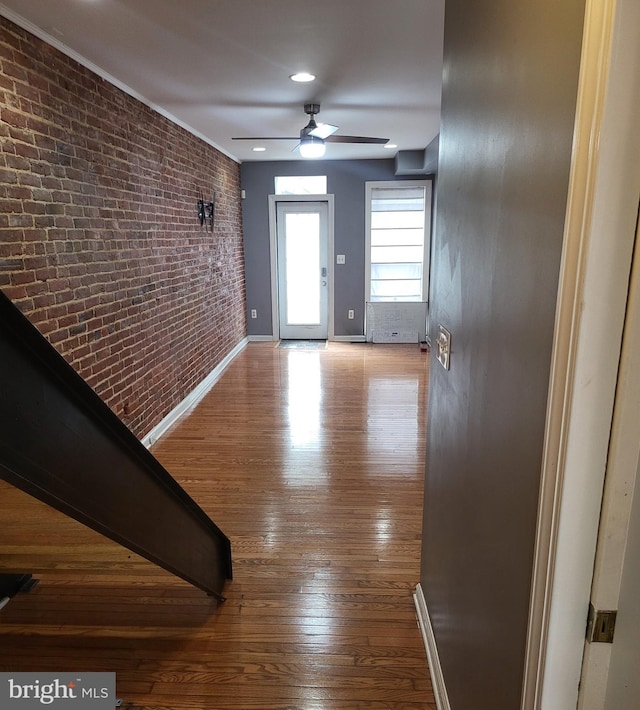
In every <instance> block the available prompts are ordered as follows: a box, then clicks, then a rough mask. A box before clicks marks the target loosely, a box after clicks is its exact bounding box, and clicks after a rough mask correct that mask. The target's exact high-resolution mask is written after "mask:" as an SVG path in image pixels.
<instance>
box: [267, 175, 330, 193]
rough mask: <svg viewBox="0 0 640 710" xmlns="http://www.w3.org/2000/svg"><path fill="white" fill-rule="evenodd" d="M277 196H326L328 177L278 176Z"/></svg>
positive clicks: (276, 181)
mask: <svg viewBox="0 0 640 710" xmlns="http://www.w3.org/2000/svg"><path fill="white" fill-rule="evenodd" d="M275 183H276V184H275V188H276V195H326V194H327V176H326V175H278V176H276V180H275Z"/></svg>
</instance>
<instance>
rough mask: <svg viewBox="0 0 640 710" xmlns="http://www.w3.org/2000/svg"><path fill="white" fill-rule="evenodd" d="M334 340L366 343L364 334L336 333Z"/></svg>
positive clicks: (337, 341)
mask: <svg viewBox="0 0 640 710" xmlns="http://www.w3.org/2000/svg"><path fill="white" fill-rule="evenodd" d="M333 341H334V342H336V343H364V342H365V338H364V335H334V336H333Z"/></svg>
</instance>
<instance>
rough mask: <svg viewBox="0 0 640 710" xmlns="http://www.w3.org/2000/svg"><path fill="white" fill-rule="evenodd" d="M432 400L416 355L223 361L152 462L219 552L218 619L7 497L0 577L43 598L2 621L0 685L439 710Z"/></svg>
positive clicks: (229, 705) (160, 579) (338, 708)
mask: <svg viewBox="0 0 640 710" xmlns="http://www.w3.org/2000/svg"><path fill="white" fill-rule="evenodd" d="M426 387H427V357H426V354H425V353H421V352H420V349H419V348H418V346H417V345H411V346H409V345H406V346H405V345H370V344H337V343H330V344H329V348H328V349H327V350H324V351H310V352H304V351H299V350H283V349H278V348H276V347H275V346H274V344H273V343H252V344H250V345H249V346H248V347H247V348H246V349H245V350H244V351H243V352H242V353H241V354H240V355H239V356H238V357H237V358H236V359H235V360H234V362H233V363H232V364H231V366H230V367H229V368H228V369H227V370H226V372H225V374H224V375H223V377H222V378H221V380H220V381H219V382H218V383H217V384H216V386H215V387H214V388H213V389H212V390H211V392H210V393H209V394H208V395H207V396H206V397H205V398H204V400H203V401H202V402H201V404H200V405H199V406H198V407H197V408H195V409H194V410H193V411H192V412H191V413H190V414H189V415H188V416H187V417H185V418H183V419H182V420H181V421H180V422H179V423H178V424H177V425H176V426H175V427H173V429H172V430H171V431H170V432H169V433H168V434H167V435H166V436H165V437H164V438H163V439H162V440H161V441H160V442H159V443H158V444H157V445H156V446H155V447H154V449H153V453H154V454H155V455H156V456H157V458H158V459H159V460H160V461H161V462H162V463H163V465H164V466H165V467H166V468H167V469H168V470H169V471H170V472H171V473H172V475H173V476H174V477H175V478H176V479H177V480H178V481H179V482H180V483H181V484H182V485H183V486H184V487H185V489H186V490H187V491H188V492H189V493H190V494H191V495H192V496H193V497H194V498H195V500H196V501H197V502H198V503H199V504H200V505H201V506H202V507H203V508H204V510H205V511H206V512H207V513H208V514H209V515H210V516H211V518H212V519H213V520H214V521H215V522H216V523H217V524H218V525H219V526H220V527H221V528H222V530H224V532H225V533H226V534H227V535H228V536H229V537H230V538H231V543H232V552H233V560H234V579H233V581H232V582H230V583H228V584H227V587H226V589H225V594H226V595H227V601H226V602H225V603H224V604H222V605H217V604H216V603H215V601H213V600H212V599H211V598H209V597H207V596H206V595H205V594H203V593H202V592H200V591H199V590H197V589H194V588H192V587H190V586H189V585H188V584H186V583H185V582H182V581H181V580H179V579H176V578H174V577H172V576H171V575H169V574H168V573H165V572H163V571H162V570H159V569H157V568H155V567H154V566H153V565H151V564H150V563H148V562H146V561H145V560H142V559H140V558H138V557H137V556H136V555H134V554H132V553H129V552H128V551H127V550H124V549H123V548H120V547H119V546H117V545H115V544H114V543H111V542H110V541H108V540H104V539H103V538H101V537H100V536H99V535H97V534H96V533H93V532H92V531H90V530H87V529H86V528H84V527H83V526H81V525H79V524H78V523H76V522H74V521H72V520H69V519H67V518H65V517H64V516H62V515H61V514H59V513H57V512H56V511H53V510H50V509H48V508H46V506H43V505H42V504H40V503H38V502H37V501H35V500H33V499H31V498H29V497H28V496H26V495H25V494H23V493H21V492H19V491H17V490H15V489H12V488H10V487H9V486H6V485H5V484H1V485H0V496H1V499H0V500H1V503H0V567H1V568H2V570H4V571H12V572H15V571H18V572H31V573H34V575H35V576H37V577H38V578H39V579H40V584H39V585H38V587H36V589H35V590H34V591H33V592H31V593H30V594H24V595H19V596H17V597H15V598H14V599H13V600H12V601H11V602H10V603H9V605H8V606H6V607H5V608H4V609H3V610H2V611H0V670H11V671H14V672H15V671H35V670H38V671H71V670H78V671H89V670H95V671H99V670H104V671H107V670H108V671H115V672H116V673H117V691H118V697H121V698H123V700H124V701H125V707H129V708H131V709H134V708H135V710H142V709H144V710H195V709H198V710H199V709H205V708H206V709H207V710H209V709H211V710H231V709H233V710H243V709H246V710H356V709H361V710H383V709H389V710H435V707H436V706H435V702H434V699H433V693H432V689H431V684H430V681H429V674H428V669H427V662H426V657H425V651H424V647H423V643H422V638H421V635H420V632H419V630H418V627H417V624H416V617H415V611H414V605H413V600H412V591H413V589H414V587H415V585H416V583H417V582H418V579H419V554H420V531H421V527H422V489H423V469H424V458H425V429H426V421H425V408H426ZM167 534H168V535H170V534H171V531H170V530H168V531H167Z"/></svg>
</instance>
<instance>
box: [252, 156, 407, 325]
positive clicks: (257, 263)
mask: <svg viewBox="0 0 640 710" xmlns="http://www.w3.org/2000/svg"><path fill="white" fill-rule="evenodd" d="M276 175H326V176H327V192H328V193H329V194H332V195H335V203H334V205H335V224H334V238H335V242H334V251H335V253H336V254H344V255H345V262H346V263H345V265H344V266H342V265H340V266H336V265H334V274H335V284H334V318H335V321H334V327H335V335H337V336H349V335H353V336H361V335H363V334H364V307H365V304H364V285H365V284H364V281H365V278H364V277H365V273H364V267H365V182H367V181H370V180H401V179H403V178H400V177H396V176H395V175H394V161H393V159H389V160H317V161H307V160H305V161H280V162H255V163H243V164H242V166H241V171H240V182H241V186H242V188H243V189H244V190H245V193H246V197H245V199H244V201H243V211H242V216H243V229H244V248H245V269H246V276H245V278H246V288H247V333H248V335H272V328H271V271H270V265H269V264H270V262H269V200H268V196H269V195H273V194H274V192H275V187H274V178H275V176H276ZM404 179H414V180H415V179H416V177H415V176H410V177H409V178H404ZM252 308H255V309H256V310H257V311H258V318H257V319H251V318H250V317H249V315H250V313H251V309H252ZM350 308H353V310H354V311H355V318H354V320H348V319H347V311H348V310H349V309H350Z"/></svg>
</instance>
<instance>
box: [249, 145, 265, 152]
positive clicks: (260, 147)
mask: <svg viewBox="0 0 640 710" xmlns="http://www.w3.org/2000/svg"><path fill="white" fill-rule="evenodd" d="M252 150H253V152H254V153H264V151H265V150H266V148H263V147H262V146H256V147H255V148H253V149H252Z"/></svg>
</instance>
